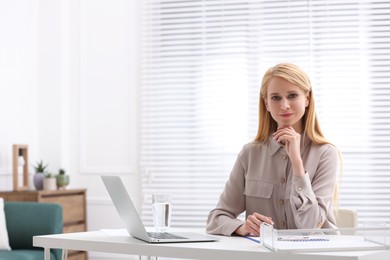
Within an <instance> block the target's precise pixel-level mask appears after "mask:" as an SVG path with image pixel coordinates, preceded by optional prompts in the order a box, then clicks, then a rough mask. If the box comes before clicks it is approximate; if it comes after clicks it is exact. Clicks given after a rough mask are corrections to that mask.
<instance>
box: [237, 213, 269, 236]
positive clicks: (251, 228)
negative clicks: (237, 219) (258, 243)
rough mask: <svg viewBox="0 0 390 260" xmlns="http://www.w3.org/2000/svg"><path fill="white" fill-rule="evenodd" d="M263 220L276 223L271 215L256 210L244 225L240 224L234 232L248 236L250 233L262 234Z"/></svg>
mask: <svg viewBox="0 0 390 260" xmlns="http://www.w3.org/2000/svg"><path fill="white" fill-rule="evenodd" d="M262 222H266V223H268V224H270V225H273V224H274V222H273V221H272V219H271V218H270V217H267V216H264V215H261V214H259V213H256V212H255V213H253V214H252V215H249V216H248V218H247V219H246V221H245V223H244V225H241V226H239V227H238V228H237V229H236V230H235V231H234V233H236V234H237V235H240V236H248V235H250V234H252V235H254V236H260V225H261V223H262Z"/></svg>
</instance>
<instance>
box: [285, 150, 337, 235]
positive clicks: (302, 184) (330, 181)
mask: <svg viewBox="0 0 390 260" xmlns="http://www.w3.org/2000/svg"><path fill="white" fill-rule="evenodd" d="M309 158H310V156H309ZM337 162H338V152H337V149H336V147H334V146H332V145H326V149H325V150H324V152H323V154H322V155H321V156H320V159H319V162H318V166H317V167H313V168H314V169H315V168H316V169H317V170H316V172H315V173H314V177H313V179H312V181H311V180H310V174H313V173H308V172H306V173H305V174H304V175H303V176H302V177H299V176H296V175H293V178H292V187H291V195H290V204H291V208H292V212H293V215H294V221H295V224H296V226H297V228H320V227H322V225H323V224H324V222H325V221H326V220H327V215H328V210H332V207H330V205H331V204H332V200H333V195H334V192H335V187H336V179H337V178H336V177H337Z"/></svg>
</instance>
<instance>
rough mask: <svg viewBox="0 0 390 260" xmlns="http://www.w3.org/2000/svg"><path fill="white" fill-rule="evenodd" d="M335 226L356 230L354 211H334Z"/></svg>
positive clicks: (356, 223) (340, 209)
mask: <svg viewBox="0 0 390 260" xmlns="http://www.w3.org/2000/svg"><path fill="white" fill-rule="evenodd" d="M335 217H336V226H337V227H338V228H356V227H357V225H358V214H357V211H356V210H355V209H346V208H339V209H337V210H335Z"/></svg>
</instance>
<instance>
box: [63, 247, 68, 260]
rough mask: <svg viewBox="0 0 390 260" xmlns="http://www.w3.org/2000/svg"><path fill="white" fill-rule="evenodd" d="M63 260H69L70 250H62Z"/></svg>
mask: <svg viewBox="0 0 390 260" xmlns="http://www.w3.org/2000/svg"><path fill="white" fill-rule="evenodd" d="M62 260H68V249H62Z"/></svg>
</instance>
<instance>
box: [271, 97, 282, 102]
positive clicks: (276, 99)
mask: <svg viewBox="0 0 390 260" xmlns="http://www.w3.org/2000/svg"><path fill="white" fill-rule="evenodd" d="M271 99H272V100H273V101H279V100H280V97H278V96H272V97H271Z"/></svg>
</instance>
